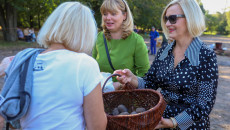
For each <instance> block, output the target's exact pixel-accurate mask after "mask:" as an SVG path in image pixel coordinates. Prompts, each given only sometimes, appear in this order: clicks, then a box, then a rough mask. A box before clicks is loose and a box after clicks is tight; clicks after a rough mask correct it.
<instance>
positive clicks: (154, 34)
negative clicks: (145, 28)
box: [149, 26, 159, 55]
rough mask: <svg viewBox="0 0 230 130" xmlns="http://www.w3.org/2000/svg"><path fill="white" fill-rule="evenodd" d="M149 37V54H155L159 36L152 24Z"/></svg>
mask: <svg viewBox="0 0 230 130" xmlns="http://www.w3.org/2000/svg"><path fill="white" fill-rule="evenodd" d="M149 37H150V54H151V55H156V50H157V38H158V37H159V33H158V32H157V30H156V29H155V27H154V26H152V30H151V31H150V33H149Z"/></svg>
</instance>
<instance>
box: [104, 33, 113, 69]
mask: <svg viewBox="0 0 230 130" xmlns="http://www.w3.org/2000/svg"><path fill="white" fill-rule="evenodd" d="M103 38H104V44H105V50H106V54H107V58H108V60H109V64H110V66H111V68H112V69H113V71H115V69H114V67H113V65H112V62H111V59H110V56H109V50H108V46H107V42H106V39H105V35H104V34H103Z"/></svg>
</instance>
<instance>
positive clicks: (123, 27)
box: [92, 0, 150, 89]
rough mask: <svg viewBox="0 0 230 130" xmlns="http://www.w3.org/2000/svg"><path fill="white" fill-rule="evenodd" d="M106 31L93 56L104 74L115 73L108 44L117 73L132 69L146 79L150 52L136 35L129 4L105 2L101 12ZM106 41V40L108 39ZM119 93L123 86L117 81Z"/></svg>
mask: <svg viewBox="0 0 230 130" xmlns="http://www.w3.org/2000/svg"><path fill="white" fill-rule="evenodd" d="M100 11H101V14H102V28H103V31H102V32H99V33H98V36H97V41H96V46H95V47H94V49H93V52H92V56H93V57H94V58H95V59H96V60H97V62H98V64H99V67H100V70H101V72H106V73H113V71H114V70H113V69H112V67H111V65H110V63H109V60H108V57H107V53H106V49H105V41H106V43H107V44H106V45H107V46H108V51H109V56H110V58H111V63H112V66H113V68H114V69H124V68H129V69H130V70H131V71H132V72H133V73H134V74H135V75H138V76H144V74H145V73H146V72H147V71H148V69H149V67H150V65H149V58H148V50H147V47H146V44H145V42H144V39H143V37H142V36H140V35H139V34H137V33H135V32H134V31H133V17H132V14H131V11H130V9H129V6H128V4H127V2H126V1H125V0H104V2H103V3H102V5H101V8H100ZM104 37H105V38H104ZM113 81H114V82H113V85H114V87H115V89H119V88H120V87H121V86H123V85H122V84H120V83H119V82H116V81H115V80H113Z"/></svg>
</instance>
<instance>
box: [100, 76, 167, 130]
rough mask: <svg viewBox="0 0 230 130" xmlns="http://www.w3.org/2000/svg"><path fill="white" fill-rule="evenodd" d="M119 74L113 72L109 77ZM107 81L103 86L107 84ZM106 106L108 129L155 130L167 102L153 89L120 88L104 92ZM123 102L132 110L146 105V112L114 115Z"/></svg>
mask: <svg viewBox="0 0 230 130" xmlns="http://www.w3.org/2000/svg"><path fill="white" fill-rule="evenodd" d="M112 76H119V75H118V74H113V75H111V76H109V77H108V79H109V78H111V77H112ZM106 82H107V80H106V81H105V83H104V85H103V88H104V86H105V84H106ZM103 100H104V108H105V112H106V115H107V119H108V124H107V128H106V129H107V130H153V129H154V128H155V127H156V125H157V124H158V123H159V121H160V120H161V117H162V115H163V112H164V110H165V108H166V103H165V101H164V99H163V97H162V95H161V94H160V93H159V92H157V91H154V90H152V89H132V90H118V91H113V92H108V93H103ZM120 104H123V105H125V106H126V107H127V108H128V111H129V112H131V111H133V110H135V109H136V108H138V107H144V108H145V109H146V111H145V112H142V113H138V114H132V115H112V111H113V109H114V108H115V107H117V106H118V105H120Z"/></svg>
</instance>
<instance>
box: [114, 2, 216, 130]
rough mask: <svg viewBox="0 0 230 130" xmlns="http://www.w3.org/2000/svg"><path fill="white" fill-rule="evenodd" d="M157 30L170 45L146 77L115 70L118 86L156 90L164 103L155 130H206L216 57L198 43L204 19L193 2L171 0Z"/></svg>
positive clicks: (214, 78)
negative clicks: (127, 84) (119, 84)
mask: <svg viewBox="0 0 230 130" xmlns="http://www.w3.org/2000/svg"><path fill="white" fill-rule="evenodd" d="M161 26H162V29H163V32H164V34H165V36H166V38H170V39H173V42H171V43H170V44H168V45H167V46H163V47H162V48H161V49H159V51H158V53H157V56H156V58H155V60H154V61H153V63H152V65H151V67H150V69H149V71H148V72H147V74H146V75H145V76H144V77H143V78H141V77H137V76H135V75H134V74H132V73H131V71H130V70H128V69H125V70H117V71H115V72H114V73H118V74H121V75H122V77H117V79H118V81H119V82H121V83H123V84H124V83H130V84H131V85H133V86H134V87H136V88H138V89H146V88H149V89H155V90H156V89H158V88H161V90H160V92H161V94H162V95H163V97H164V99H165V101H166V102H167V106H166V109H165V111H164V114H163V117H162V119H161V121H160V122H159V124H158V125H157V126H156V129H171V128H173V129H181V130H195V129H197V130H202V129H203V130H209V129H210V121H209V114H210V113H211V111H212V109H213V106H214V103H215V99H216V93H217V84H218V66H217V58H216V54H215V52H214V51H213V50H211V49H209V48H208V46H207V45H206V44H205V43H204V42H203V41H201V40H200V38H199V36H200V35H201V34H202V33H203V32H204V30H205V19H204V14H203V13H202V11H201V9H200V6H199V4H198V3H197V1H196V0H173V1H171V2H170V3H169V4H168V5H167V6H166V7H165V9H164V11H163V13H162V17H161Z"/></svg>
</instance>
